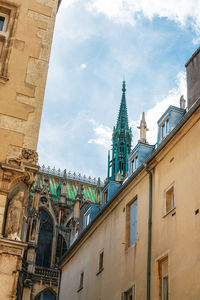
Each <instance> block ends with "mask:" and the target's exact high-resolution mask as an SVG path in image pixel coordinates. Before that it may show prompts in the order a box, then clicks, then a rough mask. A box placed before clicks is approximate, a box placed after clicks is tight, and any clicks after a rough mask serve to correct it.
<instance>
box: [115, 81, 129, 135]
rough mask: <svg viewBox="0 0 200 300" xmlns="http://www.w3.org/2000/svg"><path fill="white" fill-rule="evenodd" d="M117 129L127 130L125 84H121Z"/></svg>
mask: <svg viewBox="0 0 200 300" xmlns="http://www.w3.org/2000/svg"><path fill="white" fill-rule="evenodd" d="M116 128H117V129H128V114H127V107H126V82H125V81H123V83H122V99H121V104H120V109H119V114H118V119H117V126H116Z"/></svg>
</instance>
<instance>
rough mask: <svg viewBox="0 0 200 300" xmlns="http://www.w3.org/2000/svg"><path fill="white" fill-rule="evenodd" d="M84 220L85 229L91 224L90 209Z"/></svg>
mask: <svg viewBox="0 0 200 300" xmlns="http://www.w3.org/2000/svg"><path fill="white" fill-rule="evenodd" d="M83 219H84V221H83V224H84V228H86V227H87V226H88V225H89V224H90V208H88V210H87V211H86V212H85V213H84V215H83Z"/></svg>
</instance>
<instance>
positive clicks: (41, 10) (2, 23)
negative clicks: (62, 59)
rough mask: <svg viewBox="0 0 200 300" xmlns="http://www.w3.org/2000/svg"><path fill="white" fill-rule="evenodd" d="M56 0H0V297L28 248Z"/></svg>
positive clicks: (9, 295) (8, 293)
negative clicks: (29, 200) (27, 231)
mask: <svg viewBox="0 0 200 300" xmlns="http://www.w3.org/2000/svg"><path fill="white" fill-rule="evenodd" d="M60 2H61V1H59V0H28V1H27V0H12V1H11V0H3V1H1V0H0V140H1V143H0V282H1V283H2V287H1V290H0V299H3V300H8V299H9V300H10V299H18V298H16V288H17V281H18V274H19V271H20V270H21V264H22V256H23V253H24V250H25V249H26V248H27V243H25V242H24V240H23V231H24V223H25V222H26V217H25V211H26V209H27V208H26V206H27V204H26V200H27V196H28V194H29V191H30V188H31V186H32V185H33V183H34V180H35V177H36V174H37V171H38V169H39V166H38V165H37V161H38V155H37V152H36V150H37V142H38V134H39V128H40V119H41V113H42V106H43V99H44V92H45V85H46V78H47V71H48V66H49V58H50V50H51V44H52V37H53V31H54V24H55V18H56V13H57V9H58V5H59V4H60Z"/></svg>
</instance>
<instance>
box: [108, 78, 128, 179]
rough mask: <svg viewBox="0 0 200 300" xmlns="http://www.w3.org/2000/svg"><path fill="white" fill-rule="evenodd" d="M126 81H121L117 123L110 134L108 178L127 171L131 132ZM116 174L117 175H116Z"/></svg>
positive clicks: (122, 176)
mask: <svg viewBox="0 0 200 300" xmlns="http://www.w3.org/2000/svg"><path fill="white" fill-rule="evenodd" d="M125 92H126V83H125V80H124V81H123V83H122V98H121V104H120V109H119V114H118V119H117V125H116V127H114V129H113V135H112V142H113V144H112V157H111V155H110V152H109V153H108V180H116V178H118V179H119V176H117V174H120V176H121V178H122V179H123V178H125V176H126V173H127V171H128V155H129V154H130V151H131V140H132V132H131V129H129V126H128V114H127V107H126V94H125ZM116 176H117V177H116Z"/></svg>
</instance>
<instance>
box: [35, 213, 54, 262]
mask: <svg viewBox="0 0 200 300" xmlns="http://www.w3.org/2000/svg"><path fill="white" fill-rule="evenodd" d="M52 238H53V222H52V219H51V217H50V216H49V214H48V213H47V212H46V211H45V210H43V209H41V210H40V232H39V238H38V248H37V256H36V265H37V266H42V267H46V268H48V267H50V265H51V248H52Z"/></svg>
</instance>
